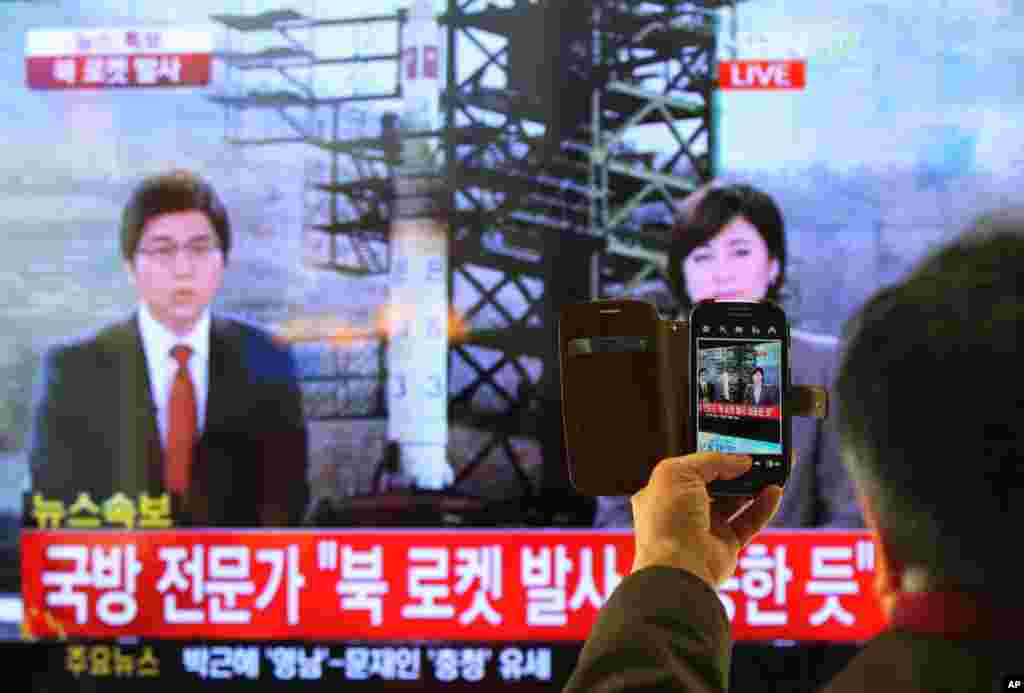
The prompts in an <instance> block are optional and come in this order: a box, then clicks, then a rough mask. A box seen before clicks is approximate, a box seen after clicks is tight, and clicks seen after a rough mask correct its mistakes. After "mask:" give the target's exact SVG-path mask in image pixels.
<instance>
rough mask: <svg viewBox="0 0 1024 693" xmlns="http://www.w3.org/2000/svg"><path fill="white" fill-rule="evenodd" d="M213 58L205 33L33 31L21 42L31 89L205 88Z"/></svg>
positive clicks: (129, 29) (131, 29)
mask: <svg viewBox="0 0 1024 693" xmlns="http://www.w3.org/2000/svg"><path fill="white" fill-rule="evenodd" d="M212 54H213V37H212V36H211V35H210V33H209V32H208V31H204V30H190V29H178V28H174V29H168V28H146V27H127V28H92V29H78V30H73V29H35V30H32V31H29V32H28V35H27V37H26V41H25V72H26V81H27V84H28V86H29V88H30V89H109V88H125V87H185V86H188V87H193V86H205V85H207V84H209V83H210V71H211V59H212Z"/></svg>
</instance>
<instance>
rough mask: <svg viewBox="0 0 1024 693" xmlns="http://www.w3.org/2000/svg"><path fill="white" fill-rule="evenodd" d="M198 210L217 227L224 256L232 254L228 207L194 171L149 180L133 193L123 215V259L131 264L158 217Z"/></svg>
mask: <svg viewBox="0 0 1024 693" xmlns="http://www.w3.org/2000/svg"><path fill="white" fill-rule="evenodd" d="M192 210H198V211H200V212H202V213H203V214H205V215H206V218H207V219H209V220H210V225H211V226H213V230H214V232H216V234H217V238H218V239H219V241H220V247H221V249H222V251H223V252H224V259H225V260H226V259H227V257H228V252H229V251H230V250H231V225H230V223H229V222H228V213H227V211H226V210H225V209H224V204H223V203H222V202H221V200H220V198H219V197H218V196H217V193H216V191H215V190H214V189H213V186H211V185H210V184H209V183H207V182H206V181H205V180H203V179H202V178H200V177H199V176H197V175H196V174H194V173H192V172H191V171H183V170H178V171H170V172H168V173H161V174H158V175H155V176H151V177H149V178H146V179H145V180H144V181H142V183H140V184H139V186H138V187H137V188H136V189H135V190H134V191H133V192H132V195H131V197H130V198H129V200H128V204H126V205H125V208H124V212H123V213H122V214H121V255H122V256H123V257H124V259H125V260H128V261H129V262H131V260H132V259H133V258H134V257H135V252H136V250H138V247H139V241H140V240H141V239H142V234H143V232H144V231H145V228H146V224H147V223H149V221H150V220H151V219H153V218H154V217H158V216H160V215H162V214H174V213H175V212H189V211H192Z"/></svg>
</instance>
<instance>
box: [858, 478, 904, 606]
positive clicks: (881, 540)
mask: <svg viewBox="0 0 1024 693" xmlns="http://www.w3.org/2000/svg"><path fill="white" fill-rule="evenodd" d="M857 501H858V503H859V505H860V507H861V511H862V512H863V514H864V523H865V524H866V525H867V527H868V529H869V530H870V531H871V534H872V536H873V538H874V540H875V584H874V588H875V594H876V595H877V596H878V599H879V601H880V602H881V605H882V612H883V613H884V614H885V617H886V618H887V619H888V618H889V617H890V615H891V613H892V607H893V603H894V602H895V598H896V595H897V594H899V593H900V591H901V589H902V583H903V570H904V565H903V563H902V562H900V561H899V560H898V559H896V558H895V556H894V555H893V552H892V545H891V543H890V542H889V540H888V539H887V538H886V537H885V534H884V530H883V529H882V527H881V525H880V523H879V521H878V513H877V511H876V510H875V501H874V500H873V499H872V498H871V496H870V495H869V494H867V493H865V492H864V490H863V489H861V488H859V487H858V489H857Z"/></svg>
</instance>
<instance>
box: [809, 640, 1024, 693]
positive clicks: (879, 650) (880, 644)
mask: <svg viewBox="0 0 1024 693" xmlns="http://www.w3.org/2000/svg"><path fill="white" fill-rule="evenodd" d="M1015 649H1017V650H1018V653H1015V652H1014V650H1015ZM1015 656H1019V643H1016V644H1014V643H1001V642H971V641H962V640H952V639H948V638H945V637H943V636H941V635H920V634H917V633H910V632H907V631H901V630H887V631H885V632H883V633H881V634H879V635H878V636H876V637H875V638H874V639H872V640H871V641H870V642H868V643H867V644H866V645H865V647H864V648H863V650H861V652H860V653H859V654H858V655H857V656H855V657H854V658H853V659H852V660H850V662H849V664H847V666H846V668H845V669H844V670H843V671H841V672H840V673H839V674H838V675H836V677H835V678H833V679H832V680H831V681H830V682H829V684H828V685H826V686H825V687H824V688H823V689H822V693H846V692H847V691H857V692H858V693H859V692H860V691H864V690H868V689H870V688H871V687H872V686H876V685H883V684H884V687H885V688H886V689H887V690H903V691H935V690H988V686H990V685H992V683H993V682H994V681H996V680H997V679H996V677H997V675H998V674H999V672H1000V671H1005V670H1006V667H1008V666H1009V662H1010V661H1011V660H1013V658H1014V657H1015ZM1013 661H1015V660H1013ZM922 663H924V664H923V665H922Z"/></svg>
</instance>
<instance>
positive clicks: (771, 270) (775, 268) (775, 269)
mask: <svg viewBox="0 0 1024 693" xmlns="http://www.w3.org/2000/svg"><path fill="white" fill-rule="evenodd" d="M768 280H769V281H768V283H769V284H772V285H774V284H776V283H777V282H778V281H779V260H778V258H775V259H773V260H772V261H771V264H769V265H768Z"/></svg>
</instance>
